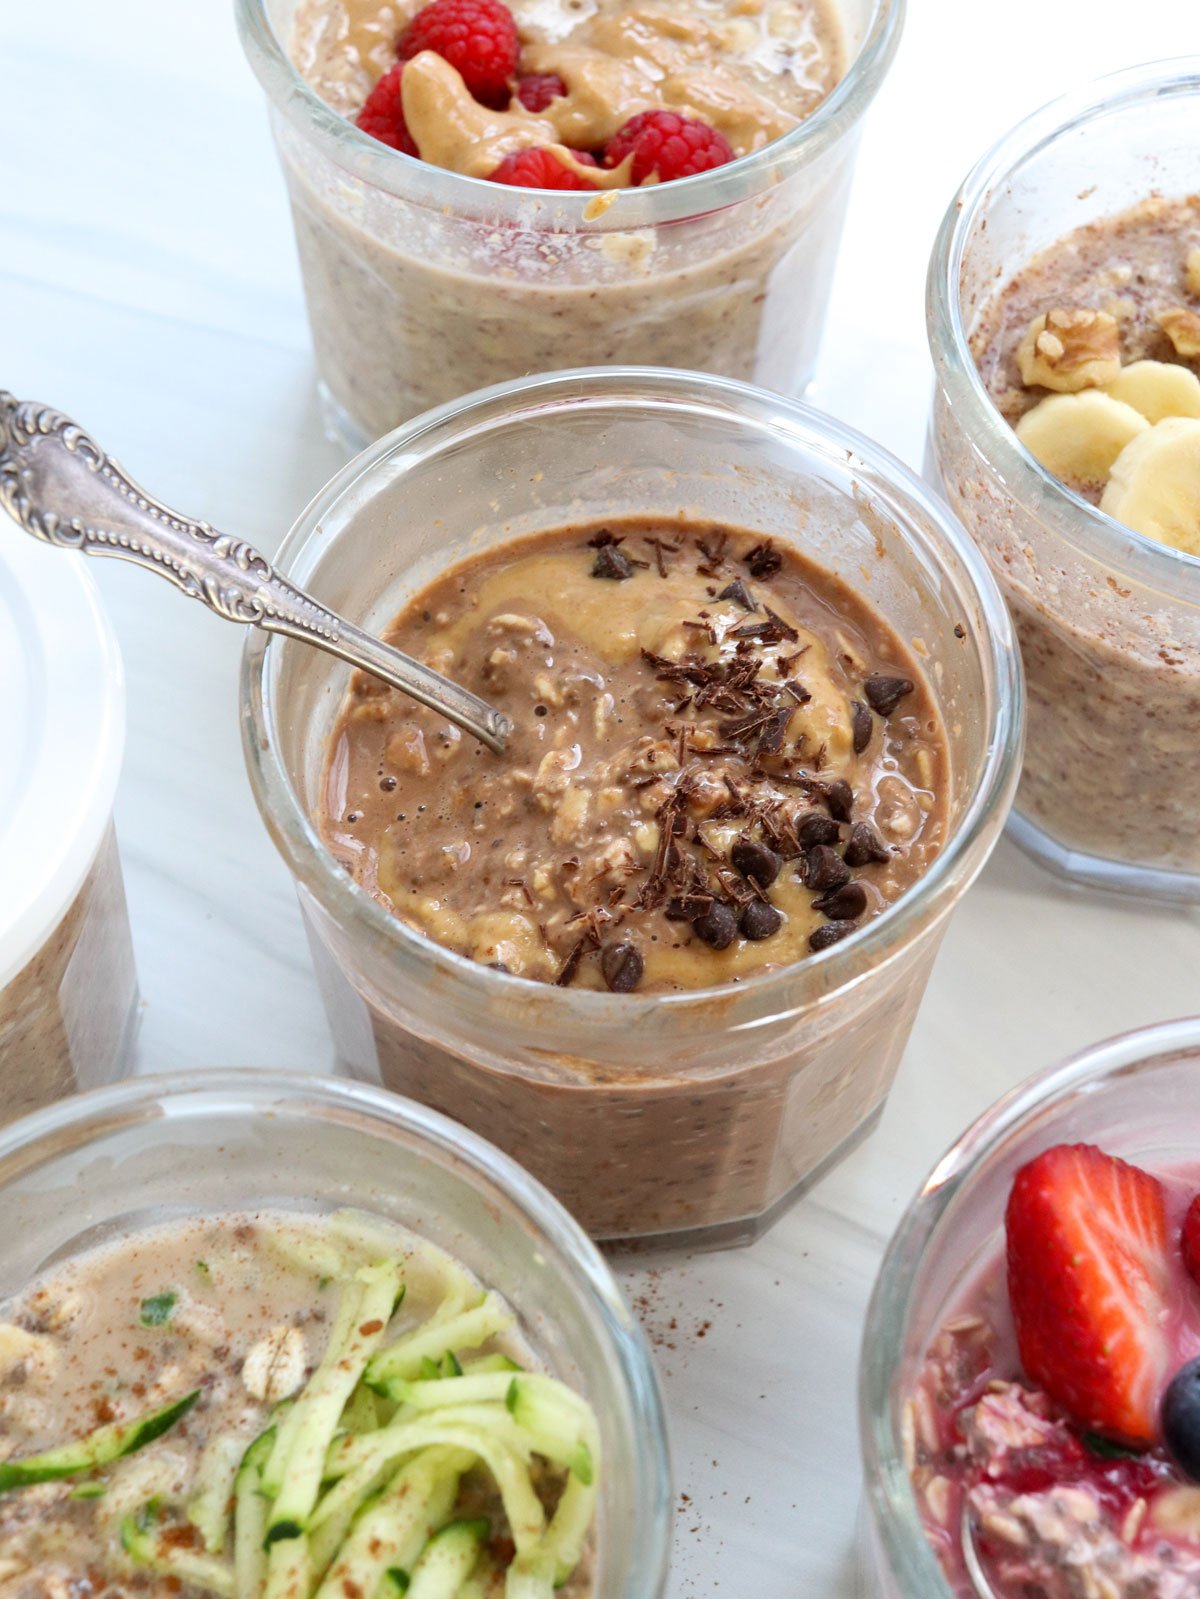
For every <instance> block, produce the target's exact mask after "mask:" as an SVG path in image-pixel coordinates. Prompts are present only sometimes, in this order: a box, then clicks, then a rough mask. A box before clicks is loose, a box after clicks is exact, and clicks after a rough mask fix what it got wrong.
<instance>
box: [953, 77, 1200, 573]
mask: <svg viewBox="0 0 1200 1599" xmlns="http://www.w3.org/2000/svg"><path fill="white" fill-rule="evenodd" d="M1177 95H1178V96H1195V97H1196V98H1197V101H1198V102H1200V56H1180V57H1175V58H1173V59H1170V60H1165V61H1152V62H1147V63H1145V64H1143V65H1141V66H1137V67H1131V68H1126V69H1124V70H1122V71H1120V72H1114V73H1110V74H1108V75H1107V76H1105V77H1103V78H1098V79H1096V80H1094V81H1093V82H1091V83H1088V84H1086V85H1084V86H1083V87H1082V88H1079V89H1076V90H1074V91H1072V92H1071V93H1068V94H1065V95H1062V96H1060V97H1059V98H1057V99H1055V100H1052V101H1050V102H1049V103H1048V104H1047V105H1044V106H1042V107H1040V108H1039V109H1038V110H1037V111H1034V112H1033V113H1032V114H1031V115H1030V116H1027V117H1025V118H1024V119H1023V120H1022V121H1021V122H1019V123H1018V124H1017V125H1016V127H1014V128H1012V129H1010V130H1009V132H1007V133H1006V134H1004V136H1003V137H1002V138H1000V139H999V140H997V141H996V143H995V144H994V145H993V146H992V147H991V149H990V150H988V151H987V152H986V153H985V154H984V155H983V156H982V157H981V158H980V160H979V161H978V162H977V163H976V165H975V166H974V167H973V168H972V169H971V171H970V172H969V173H968V175H967V177H966V178H965V179H964V181H963V183H962V185H961V187H960V188H959V189H958V191H957V193H956V194H955V196H954V198H953V199H952V200H951V202H950V205H949V207H948V208H947V210H946V213H945V216H944V217H943V219H942V224H941V227H940V228H939V230H938V235H937V239H936V241H935V243H934V246H933V253H932V255H931V257H930V261H929V271H928V276H927V279H926V326H927V329H928V338H929V348H930V353H931V355H932V357H933V364H934V369H935V374H936V378H937V382H938V385H939V386H940V388H941V389H942V391H943V393H944V394H945V396H946V399H947V402H948V404H949V406H950V408H951V409H952V411H953V413H954V416H955V418H956V420H957V425H958V426H959V427H960V428H961V429H962V430H963V431H964V432H965V433H966V434H967V435H968V437H970V438H971V439H972V441H973V442H975V443H976V450H977V453H978V454H979V455H980V456H981V458H982V459H983V461H984V462H985V463H986V465H987V467H988V469H989V470H990V471H991V473H992V474H993V475H994V476H995V478H996V480H997V481H998V482H999V483H1000V484H1001V485H1002V486H1003V490H1004V493H1005V494H1006V495H1007V496H1009V497H1010V498H1012V499H1013V500H1015V501H1016V502H1017V504H1018V505H1020V507H1021V508H1022V510H1024V511H1025V512H1026V513H1027V514H1029V515H1030V516H1032V517H1034V518H1035V519H1036V520H1038V521H1040V522H1042V523H1045V524H1048V525H1049V526H1050V527H1051V528H1052V529H1053V531H1054V532H1055V534H1056V535H1057V536H1058V537H1059V538H1061V539H1062V540H1063V541H1064V542H1065V543H1067V544H1068V545H1070V546H1071V547H1072V548H1073V549H1075V550H1077V551H1079V552H1080V553H1081V554H1083V555H1086V556H1091V557H1093V558H1096V557H1099V558H1100V559H1101V560H1103V561H1105V562H1107V563H1108V564H1109V565H1110V566H1112V567H1113V568H1114V569H1115V571H1116V572H1119V573H1120V574H1122V575H1123V576H1125V577H1127V578H1129V579H1130V580H1132V581H1133V582H1135V583H1139V584H1141V585H1143V586H1145V587H1146V588H1149V589H1151V590H1164V591H1166V592H1167V593H1169V594H1170V595H1172V596H1178V597H1182V598H1184V599H1186V600H1188V601H1189V602H1191V603H1195V604H1200V556H1195V555H1189V554H1187V553H1186V552H1185V551H1183V550H1178V549H1175V548H1174V547H1173V546H1171V545H1168V544H1163V543H1162V542H1160V541H1159V540H1157V539H1153V538H1150V537H1149V536H1148V535H1146V534H1143V533H1137V532H1135V531H1134V530H1133V529H1132V528H1128V527H1126V526H1125V525H1124V524H1123V523H1121V522H1118V521H1117V520H1116V519H1115V518H1114V517H1112V516H1109V515H1108V514H1107V512H1104V511H1101V510H1100V508H1099V507H1098V506H1095V505H1092V504H1090V503H1089V502H1088V501H1087V500H1085V499H1084V498H1083V497H1082V496H1081V495H1079V494H1076V493H1075V491H1074V490H1073V489H1070V488H1068V487H1067V486H1066V485H1065V484H1064V483H1062V482H1060V480H1059V479H1058V478H1056V477H1055V476H1054V475H1053V474H1052V473H1051V472H1049V471H1047V469H1046V468H1045V467H1044V466H1042V465H1041V463H1040V462H1039V461H1037V460H1036V459H1035V458H1034V456H1033V455H1031V454H1030V452H1029V451H1028V450H1027V449H1026V448H1025V446H1024V445H1023V444H1022V443H1021V441H1020V440H1019V439H1018V438H1017V435H1016V432H1015V430H1014V429H1013V428H1012V427H1011V426H1010V425H1009V423H1008V422H1007V421H1006V420H1005V419H1004V417H1003V416H1002V415H1001V414H1000V411H999V410H998V408H997V407H996V404H995V402H994V401H993V399H992V397H991V395H990V394H989V393H988V390H987V387H986V385H985V383H984V381H983V378H982V376H981V374H980V372H979V368H978V367H977V365H976V364H975V359H974V356H973V355H972V353H971V346H970V342H969V337H968V333H967V328H966V324H965V321H964V318H963V307H962V295H961V292H960V291H961V285H962V276H963V263H964V259H965V256H966V252H967V248H968V245H969V244H970V242H971V239H972V238H973V237H974V236H975V234H976V232H977V230H978V229H979V227H980V222H981V218H983V217H984V213H985V212H986V210H987V207H988V204H989V202H990V201H991V199H992V196H993V195H994V194H995V193H997V192H1002V191H1004V190H1005V189H1007V188H1008V187H1009V186H1010V185H1011V184H1012V183H1013V182H1014V180H1015V179H1016V178H1017V176H1018V174H1019V172H1020V169H1021V168H1022V167H1023V166H1024V165H1025V164H1026V163H1027V162H1029V161H1031V160H1033V159H1035V158H1036V157H1037V156H1039V155H1041V154H1042V152H1043V151H1045V150H1046V149H1047V148H1049V147H1050V146H1052V145H1054V144H1055V143H1057V142H1058V141H1059V140H1060V139H1062V138H1064V137H1067V136H1069V135H1071V134H1073V133H1075V132H1076V131H1077V130H1079V129H1080V128H1082V127H1086V126H1087V125H1088V124H1089V123H1092V122H1095V121H1097V120H1099V119H1100V118H1103V117H1106V116H1109V115H1111V114H1113V113H1119V112H1123V111H1126V110H1128V109H1130V108H1135V107H1136V106H1137V105H1138V104H1146V105H1149V104H1152V103H1154V102H1161V101H1162V100H1164V99H1168V98H1171V97H1173V96H1177ZM1197 110H1198V113H1200V104H1198V107H1197Z"/></svg>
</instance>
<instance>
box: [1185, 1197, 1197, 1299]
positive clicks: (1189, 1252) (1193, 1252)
mask: <svg viewBox="0 0 1200 1599" xmlns="http://www.w3.org/2000/svg"><path fill="white" fill-rule="evenodd" d="M1182 1244H1183V1264H1184V1265H1185V1266H1186V1267H1187V1273H1188V1276H1189V1277H1190V1278H1191V1279H1192V1281H1193V1282H1194V1283H1195V1284H1196V1287H1197V1288H1200V1194H1197V1195H1196V1197H1195V1199H1193V1200H1192V1202H1191V1204H1190V1205H1189V1206H1188V1213H1187V1215H1186V1216H1185V1217H1184V1218H1183V1239H1182Z"/></svg>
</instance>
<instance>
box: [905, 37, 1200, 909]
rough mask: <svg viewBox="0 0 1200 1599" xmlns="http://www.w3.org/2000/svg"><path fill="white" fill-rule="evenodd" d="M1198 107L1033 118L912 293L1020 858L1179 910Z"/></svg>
mask: <svg viewBox="0 0 1200 1599" xmlns="http://www.w3.org/2000/svg"><path fill="white" fill-rule="evenodd" d="M1196 83H1197V80H1196V78H1195V75H1194V73H1193V74H1189V73H1187V72H1186V71H1182V72H1181V71H1175V72H1172V71H1169V70H1167V69H1166V68H1165V67H1163V66H1162V65H1159V66H1154V67H1146V68H1139V69H1136V70H1135V71H1134V72H1131V73H1127V74H1122V75H1121V76H1120V77H1118V78H1116V79H1112V80H1109V81H1107V82H1105V83H1102V84H1100V85H1097V86H1093V87H1091V88H1089V89H1088V90H1086V91H1085V92H1084V93H1082V94H1080V95H1079V96H1077V97H1076V99H1075V100H1074V101H1073V102H1072V103H1070V104H1067V103H1060V104H1057V105H1054V106H1051V107H1047V108H1046V110H1045V111H1043V112H1040V113H1038V114H1037V115H1036V116H1035V117H1033V118H1031V119H1030V120H1029V122H1028V123H1027V124H1025V125H1023V126H1022V127H1020V128H1018V129H1016V130H1015V131H1014V132H1013V134H1012V135H1010V137H1009V139H1008V140H1007V141H1006V142H1005V143H1004V145H1002V146H1001V147H1000V149H999V150H998V151H997V152H996V153H995V154H994V155H992V156H990V157H988V158H987V160H986V161H985V162H983V163H981V165H980V167H979V168H977V169H976V171H975V172H974V173H973V174H972V175H971V177H970V178H969V179H968V180H967V183H966V185H965V187H964V190H963V191H962V194H961V195H960V197H959V198H958V199H957V200H956V202H955V204H954V206H953V208H952V209H951V211H950V212H949V213H948V214H947V218H946V221H945V223H944V225H943V229H942V233H941V235H940V237H939V241H938V244H937V247H936V249H935V252H934V259H933V263H932V266H931V273H930V339H931V345H932V348H933V352H934V359H935V365H936V367H937V373H938V386H937V390H936V395H935V412H934V420H933V430H932V435H931V447H932V451H933V457H934V465H935V466H936V468H937V470H938V472H939V474H940V477H941V481H942V486H943V489H944V491H945V493H946V496H947V498H948V499H949V501H950V503H951V505H952V507H953V508H954V509H955V511H956V512H957V513H958V515H959V516H960V517H961V518H962V520H963V522H964V524H965V525H966V527H967V528H968V530H969V531H970V532H971V533H972V534H973V536H974V537H975V538H976V539H977V541H978V542H979V544H980V546H981V547H982V548H983V550H984V552H985V553H986V554H987V556H988V558H989V560H990V561H991V563H992V566H993V569H994V570H995V572H996V574H997V576H998V578H999V580H1000V583H1001V587H1002V588H1003V590H1004V593H1005V597H1006V598H1007V600H1008V603H1009V606H1010V608H1011V610H1012V614H1013V617H1014V619H1015V621H1016V624H1017V629H1018V633H1019V637H1020V643H1021V651H1022V658H1023V661H1024V666H1025V673H1026V682H1027V688H1028V699H1029V732H1028V738H1027V740H1026V750H1025V767H1024V772H1023V778H1022V784H1021V789H1020V792H1019V795H1018V800H1017V809H1018V812H1019V815H1018V817H1017V819H1016V821H1015V823H1014V831H1015V835H1016V837H1017V840H1018V842H1020V843H1021V844H1023V845H1024V846H1025V847H1026V848H1027V849H1029V850H1030V852H1031V853H1032V854H1034V855H1035V857H1037V858H1038V859H1039V860H1041V861H1042V862H1043V863H1044V864H1046V865H1047V866H1049V867H1051V868H1052V869H1054V870H1056V871H1058V872H1059V873H1061V874H1063V875H1065V876H1068V877H1071V878H1074V879H1076V880H1079V881H1085V882H1089V883H1093V884H1096V885H1099V886H1106V887H1113V888H1124V889H1127V890H1129V891H1132V892H1137V893H1147V892H1149V893H1151V894H1156V895H1161V896H1163V897H1169V898H1182V899H1188V900H1196V899H1200V836H1198V835H1197V831H1196V828H1195V825H1194V810H1195V799H1194V796H1195V791H1196V785H1197V783H1198V782H1200V757H1198V755H1197V750H1198V749H1200V664H1198V663H1200V194H1197V193H1196V190H1195V182H1196V165H1195V128H1196V125H1197V122H1196V119H1197V117H1198V116H1200V92H1198V91H1197V87H1196ZM1097 174H1099V177H1098V178H1097ZM1093 179H1095V181H1093Z"/></svg>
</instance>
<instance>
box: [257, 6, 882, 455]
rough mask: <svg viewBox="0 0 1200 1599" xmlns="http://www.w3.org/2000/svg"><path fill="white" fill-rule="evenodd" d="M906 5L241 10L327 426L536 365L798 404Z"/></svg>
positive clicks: (369, 424)
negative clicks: (654, 371)
mask: <svg viewBox="0 0 1200 1599" xmlns="http://www.w3.org/2000/svg"><path fill="white" fill-rule="evenodd" d="M902 10H903V0H788V3H783V0H689V4H688V5H687V6H686V7H684V8H682V9H681V8H680V7H679V6H678V5H676V6H671V7H665V6H661V5H658V4H638V5H634V4H631V3H623V0H599V3H591V0H589V3H587V4H581V5H579V6H577V7H576V6H571V5H565V4H558V3H551V4H549V5H543V4H541V3H540V0H538V3H534V0H517V3H516V4H515V6H514V7H513V8H512V9H511V10H510V9H509V7H508V6H506V5H505V4H504V3H503V0H433V3H432V4H430V5H427V6H425V7H420V6H418V4H416V3H415V0H414V3H411V4H405V5H395V4H392V3H387V0H240V5H239V16H240V21H241V28H242V34H243V39H244V41H245V44H246V48H247V50H248V53H249V55H250V59H251V62H252V64H253V66H254V68H255V70H256V71H257V73H258V75H259V78H260V80H261V82H262V83H263V86H264V88H265V89H266V91H267V93H268V95H269V97H270V99H271V102H272V107H273V110H272V125H273V129H274V132H275V136H276V140H277V143H278V147H279V153H280V157H281V160H282V163H283V168H284V173H285V176H286V178H287V183H288V188H289V192H290V195H291V199H292V208H293V214H294V218H295V224H296V236H297V243H298V248H299V253H300V261H301V267H302V271H303V275H304V281H305V290H306V295H307V299H308V308H309V318H310V322H311V325H312V331H313V339H314V343H315V345H316V350H317V362H318V369H319V376H320V382H321V386H322V396H323V402H324V405H325V410H326V417H327V421H328V422H329V425H330V426H331V428H332V430H333V431H334V432H335V433H336V434H337V435H338V436H339V437H341V438H342V439H343V440H345V441H346V442H348V443H352V444H353V445H354V446H355V447H358V446H360V445H361V444H364V443H366V442H367V441H368V440H369V439H373V438H375V437H378V436H379V435H380V434H382V433H384V432H386V431H387V430H388V429H389V428H392V427H394V426H395V425H396V424H397V423H399V422H402V421H404V420H406V419H408V418H410V417H412V416H413V415H415V414H416V413H417V412H419V411H421V410H423V409H425V408H426V407H428V406H431V405H436V404H440V403H442V402H444V401H447V400H450V399H453V398H455V397H456V396H458V395H460V394H464V393H467V392H468V391H470V390H473V389H476V388H480V387H484V386H486V385H488V384H492V383H496V382H500V381H503V380H506V379H510V378H514V377H516V376H519V375H521V374H523V373H526V372H531V371H532V372H538V371H550V370H558V369H564V368H569V367H574V366H585V365H596V364H602V363H603V364H609V363H611V364H619V363H621V362H628V361H639V362H651V363H654V364H660V365H663V366H675V367H685V368H701V369H705V370H710V371H714V372H719V373H724V374H726V375H729V376H733V377H739V378H746V379H752V380H755V381H758V382H762V383H764V384H767V385H769V386H772V387H774V388H777V389H780V390H782V391H784V392H786V393H797V392H799V391H800V390H801V389H803V387H804V386H805V385H806V384H807V382H808V381H809V379H810V378H811V375H812V369H813V365H814V361H815V355H816V349H817V344H818V340H819V337H820V332H821V324H822V321H823V318H824V310H825V304H826V301H827V298H828V291H829V283H830V279H831V276H832V271H833V261H834V255H835V252H836V248H837V241H838V237H839V233H840V229H841V221H842V213H843V209H844V205H845V201H846V198H847V191H848V186H849V182H850V174H851V169H852V165H853V160H854V154H855V148H856V144H857V138H858V128H859V122H860V119H861V116H862V114H863V112H864V111H865V110H866V107H867V105H868V104H869V103H870V101H871V99H872V98H873V97H874V94H875V92H876V90H877V89H878V87H879V84H880V82H881V80H882V78H883V75H884V73H885V72H886V70H887V67H888V65H889V63H890V61H891V57H892V54H893V52H894V49H895V46H896V43H897V40H898V36H899V31H900V24H901V16H902Z"/></svg>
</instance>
